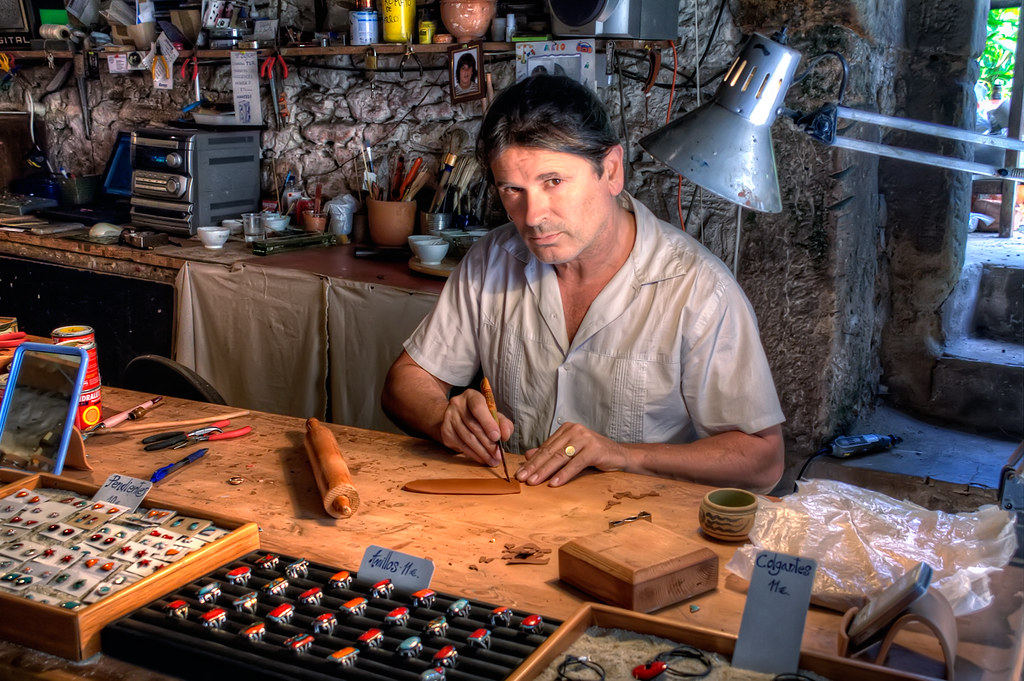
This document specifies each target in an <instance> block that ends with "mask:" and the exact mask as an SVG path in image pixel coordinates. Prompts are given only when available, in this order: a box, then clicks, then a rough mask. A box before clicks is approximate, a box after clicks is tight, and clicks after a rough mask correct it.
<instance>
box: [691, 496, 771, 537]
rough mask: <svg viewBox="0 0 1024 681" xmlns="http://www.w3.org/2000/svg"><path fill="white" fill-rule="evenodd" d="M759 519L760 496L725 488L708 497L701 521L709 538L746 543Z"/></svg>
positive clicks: (704, 504)
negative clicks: (755, 520)
mask: <svg viewBox="0 0 1024 681" xmlns="http://www.w3.org/2000/svg"><path fill="white" fill-rule="evenodd" d="M756 516H757V497H756V496H754V495H753V494H751V493H750V492H748V491H746V490H742V489H735V488H732V487H725V488H722V489H716V490H712V491H710V492H708V493H707V494H705V495H704V498H703V499H702V500H701V502H700V511H699V516H698V519H699V521H700V529H702V530H704V534H706V535H708V536H709V537H714V538H715V539H721V540H722V541H745V540H746V538H747V535H748V534H749V533H750V530H751V529H752V528H753V527H754V518H755V517H756Z"/></svg>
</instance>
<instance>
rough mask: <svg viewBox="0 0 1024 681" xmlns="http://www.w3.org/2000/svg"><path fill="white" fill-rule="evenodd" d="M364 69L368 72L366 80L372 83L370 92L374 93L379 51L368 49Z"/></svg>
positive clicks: (372, 48)
mask: <svg viewBox="0 0 1024 681" xmlns="http://www.w3.org/2000/svg"><path fill="white" fill-rule="evenodd" d="M363 69H365V71H366V80H368V81H369V83H370V92H371V93H372V92H373V78H374V76H375V75H376V71H377V49H376V48H374V47H368V48H366V58H365V59H364V60H363Z"/></svg>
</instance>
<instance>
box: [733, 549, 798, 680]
mask: <svg viewBox="0 0 1024 681" xmlns="http://www.w3.org/2000/svg"><path fill="white" fill-rule="evenodd" d="M817 567H818V564H817V562H816V561H814V560H812V559H810V558H801V557H799V556H788V555H786V554H784V553H776V552H774V551H761V552H760V553H759V554H757V557H756V558H755V560H754V574H753V575H752V576H751V578H750V588H749V589H748V590H747V603H746V605H745V606H744V607H743V620H742V621H741V622H740V634H739V637H738V638H737V639H736V650H735V652H734V653H733V657H732V665H733V666H734V667H740V668H742V669H750V670H753V671H756V672H763V673H766V674H786V673H795V672H796V671H797V669H798V667H799V663H800V641H801V639H802V638H803V634H804V622H805V620H806V619H807V607H808V606H809V605H810V602H811V587H812V586H813V585H814V573H815V571H816V570H817Z"/></svg>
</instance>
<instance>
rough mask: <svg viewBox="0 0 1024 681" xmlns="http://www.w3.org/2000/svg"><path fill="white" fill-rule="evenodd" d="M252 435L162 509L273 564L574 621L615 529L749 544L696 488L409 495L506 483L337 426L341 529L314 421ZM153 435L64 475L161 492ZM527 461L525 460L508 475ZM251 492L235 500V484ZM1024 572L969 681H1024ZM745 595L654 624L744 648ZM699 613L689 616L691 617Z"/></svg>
mask: <svg viewBox="0 0 1024 681" xmlns="http://www.w3.org/2000/svg"><path fill="white" fill-rule="evenodd" d="M146 397H147V396H144V395H140V394H138V393H131V392H128V391H123V390H116V389H109V388H105V389H104V396H103V404H104V408H105V413H108V412H109V413H114V412H116V411H120V410H123V409H127V408H130V407H132V406H134V405H135V404H138V403H139V402H141V401H142V400H143V399H145V398H146ZM230 410H232V408H230V407H223V406H216V405H209V404H199V403H193V402H187V401H183V400H176V399H167V400H165V402H164V404H163V406H161V407H159V408H158V409H156V410H154V411H153V412H151V414H150V415H148V416H147V417H146V419H152V420H159V421H166V420H172V419H176V418H195V417H196V416H199V415H207V414H220V413H225V412H227V411H230ZM242 424H250V425H252V426H253V427H254V429H255V432H254V433H253V434H251V435H249V436H247V437H244V438H240V439H237V440H227V441H223V442H214V443H209V444H210V453H209V454H208V455H207V456H206V457H205V458H204V459H202V460H201V461H200V462H197V463H196V464H194V465H192V466H187V467H186V468H184V469H183V470H181V471H180V472H178V473H176V474H175V475H174V476H172V477H170V478H168V479H167V480H166V481H164V482H162V483H161V484H159V485H158V486H157V487H156V488H155V489H154V490H153V491H152V492H151V493H150V500H151V501H155V502H157V503H158V502H159V499H161V498H163V499H166V500H168V501H170V500H174V501H175V502H178V503H183V504H187V505H190V506H194V507H196V508H199V509H209V510H210V511H217V512H219V513H223V514H226V515H232V516H236V517H238V518H240V519H245V520H254V521H256V522H257V523H258V524H259V526H260V527H261V529H262V535H261V541H262V545H263V548H265V549H268V550H271V551H280V552H283V553H287V554H291V555H296V556H303V557H306V558H308V559H310V560H315V561H320V562H323V563H326V564H328V565H335V566H338V567H344V568H347V569H353V570H354V569H356V568H358V566H359V563H360V559H361V557H362V553H363V550H364V549H365V548H366V547H367V546H368V545H370V544H377V545H381V546H386V547H389V548H393V549H396V550H399V551H403V552H406V553H410V554H414V555H419V556H425V557H429V558H431V559H433V561H434V564H435V566H436V570H435V572H434V581H433V584H432V586H433V587H434V588H436V589H438V590H442V591H446V592H449V593H455V594H461V595H464V596H466V597H470V598H475V599H480V600H483V601H486V602H490V603H495V604H503V605H509V606H512V607H514V608H517V609H522V610H527V611H532V612H537V613H539V614H542V615H545V616H548V617H553V618H559V619H561V618H566V617H568V616H569V615H570V614H571V613H572V612H574V611H575V610H576V609H577V608H578V607H579V606H580V603H581V602H582V601H583V600H585V596H584V594H582V593H581V592H579V591H576V590H575V589H573V588H571V587H568V586H567V585H565V584H564V583H562V582H561V581H559V580H558V576H557V575H558V568H557V558H556V557H555V555H556V553H557V549H558V547H559V546H560V545H562V544H563V543H565V542H566V541H569V540H570V539H574V538H577V537H580V536H583V535H587V534H592V533H594V532H598V531H600V530H603V529H605V528H606V527H607V526H608V521H610V520H617V519H621V518H625V517H628V516H632V515H635V514H636V513H638V512H640V511H648V512H650V513H651V514H652V515H653V522H654V523H656V524H658V525H661V526H663V527H666V528H670V529H671V530H673V531H674V532H676V533H678V534H682V535H684V536H686V537H688V538H690V539H692V540H694V541H696V542H699V543H701V544H703V545H706V546H709V547H710V548H711V549H712V550H714V551H715V553H717V554H718V556H719V558H720V562H721V565H722V566H724V565H725V563H726V562H727V561H728V560H729V558H730V557H731V556H732V554H733V552H734V550H735V548H736V546H737V545H736V544H725V543H719V542H714V541H711V540H707V539H705V538H704V537H703V535H702V534H701V533H700V532H699V531H698V529H697V507H698V504H699V502H700V499H701V497H702V496H703V495H704V494H705V492H706V491H707V489H708V488H706V487H704V486H701V485H696V484H689V483H681V482H673V481H669V480H664V479H660V478H654V477H647V476H639V475H632V474H626V473H596V472H595V473H593V474H589V475H584V476H583V477H581V478H579V479H577V480H574V481H573V482H572V483H570V484H568V485H566V486H565V487H562V488H549V487H547V486H540V487H532V488H531V487H524V488H523V492H522V494H517V495H508V496H493V497H473V496H466V497H444V496H434V495H418V494H412V493H408V492H404V491H402V489H401V487H402V484H403V483H404V482H406V481H408V480H412V479H416V478H425V477H470V476H479V477H488V476H495V475H500V472H496V471H494V470H490V469H486V468H481V467H479V466H477V465H475V464H470V463H468V462H466V461H465V460H463V459H462V458H461V457H456V456H453V455H451V454H450V453H447V452H446V450H444V449H443V448H441V447H439V446H437V445H435V444H433V443H430V442H426V441H424V440H419V439H414V438H409V437H405V436H400V435H393V434H386V433H379V432H375V431H368V430H361V429H356V428H348V427H343V426H330V427H331V429H332V430H333V431H334V432H335V433H336V434H337V437H338V440H339V443H340V445H341V449H342V451H343V452H344V455H345V457H346V459H347V461H348V463H349V466H350V468H351V470H352V473H353V477H354V480H355V483H356V485H357V487H358V490H359V493H360V498H361V501H362V504H361V506H360V507H359V509H358V511H357V513H356V514H355V515H354V516H353V517H352V518H350V519H347V520H335V519H332V518H330V517H329V516H327V515H326V514H325V513H324V511H323V508H322V505H321V501H320V497H319V494H318V492H317V488H316V483H315V481H314V478H313V474H312V472H311V470H310V467H309V464H308V462H307V460H306V455H305V452H304V448H303V433H304V421H303V419H301V418H293V417H285V416H277V415H272V414H265V413H253V414H252V415H251V416H250V417H245V418H241V419H236V420H235V421H234V423H233V424H232V425H242ZM141 437H142V436H141V435H135V436H133V437H129V436H127V435H117V434H110V435H104V436H99V437H94V438H92V439H90V440H89V441H88V442H87V448H86V451H87V454H88V456H89V461H90V463H91V465H92V466H93V469H94V470H92V471H73V470H67V469H66V470H65V475H66V476H68V477H71V478H75V479H79V480H86V481H90V482H93V483H96V484H99V483H102V481H103V480H105V479H106V477H107V476H108V475H109V474H111V473H114V472H118V473H123V474H127V475H131V476H134V477H139V478H148V477H149V475H150V474H151V473H152V471H153V470H155V469H156V468H158V467H160V466H162V465H164V464H166V463H168V462H170V461H173V460H176V459H178V458H180V457H181V452H178V451H176V452H173V453H143V451H142V449H141V446H140V445H139V444H138V440H139V439H140V438H141ZM518 463H519V458H518V457H516V456H514V455H513V456H512V457H511V461H510V466H509V467H510V469H513V470H514V469H515V468H516V467H517V466H518ZM233 476H241V477H242V478H244V482H242V484H240V485H237V486H235V485H231V484H229V483H228V479H229V478H231V477H233ZM508 543H511V544H516V545H521V544H525V543H534V544H537V545H539V546H540V547H542V548H549V549H551V550H552V554H551V561H550V562H549V563H548V564H547V565H507V564H506V563H505V562H504V561H503V560H502V559H501V557H500V556H501V553H502V549H503V547H504V545H505V544H508ZM1022 587H1024V578H1022V570H1020V569H1019V568H1008V569H1006V570H1004V571H1002V572H1001V573H998V574H996V575H994V579H993V590H994V591H995V592H996V593H997V594H998V596H997V598H996V601H995V603H994V604H993V605H991V606H990V607H989V608H987V609H985V610H983V611H981V612H979V613H976V614H975V615H973V616H969V617H964V618H961V619H959V620H958V625H959V634H960V646H959V648H958V659H957V679H958V681H971V680H973V679H979V680H984V681H997V680H998V681H1011V680H1014V679H1017V678H1018V677H1019V674H1020V663H1021V640H1020V638H1021V631H1022V619H1024V607H1022V594H1021V590H1022ZM744 589H745V583H744V582H743V581H742V580H739V579H738V578H736V577H735V576H730V575H729V573H727V572H726V571H725V570H724V569H720V571H719V584H718V588H717V590H715V591H712V592H710V593H707V594H704V595H701V596H698V597H696V598H694V599H691V600H690V601H687V602H684V603H682V604H679V605H676V606H673V607H670V608H667V609H664V610H662V611H659V612H658V613H656V614H657V615H659V616H663V617H666V618H669V619H671V620H673V621H676V622H682V623H685V624H688V625H692V626H696V627H703V628H708V629H711V630H715V631H721V632H727V633H732V634H735V633H736V632H737V631H738V629H739V624H740V618H741V615H742V611H743V606H744V603H745V595H744ZM691 605H694V606H698V607H697V608H691V607H690V606H691ZM839 619H840V616H839V615H838V614H837V613H834V612H831V611H826V610H823V609H819V608H816V607H815V608H811V612H810V613H809V616H808V619H807V627H806V630H805V634H804V640H803V646H804V649H805V650H814V651H819V652H825V653H834V651H835V646H836V632H837V627H838V624H839ZM900 640H901V641H902V642H904V643H906V644H907V645H908V646H910V647H912V648H914V649H921V650H923V651H926V653H927V654H926V655H922V654H917V653H910V652H909V651H907V652H905V653H904V654H903V655H901V657H900V659H899V660H898V664H899V665H900V666H904V665H913V668H914V670H915V671H917V672H918V673H924V674H931V675H939V676H941V674H942V665H941V663H939V662H938V661H937V659H938V658H936V657H931V655H937V654H938V653H937V651H936V650H933V648H934V647H935V646H929V645H928V644H927V641H928V639H927V638H924V637H919V635H914V634H910V635H907V636H906V638H901V639H900ZM0 678H5V679H6V678H19V679H20V678H25V679H36V680H39V679H46V680H48V681H55V680H58V679H59V680H60V681H69V680H71V679H76V678H89V679H121V678H125V679H127V678H131V679H133V680H134V679H146V678H158V677H156V676H155V675H151V674H149V673H148V672H146V673H143V672H140V671H139V670H137V669H135V668H133V667H131V666H130V665H126V664H124V663H121V662H119V661H117V660H112V659H110V658H107V657H106V656H103V655H100V656H97V657H94V658H92V659H91V660H89V661H87V662H85V663H80V664H73V663H70V662H67V661H64V660H61V659H59V658H54V657H52V656H48V655H44V654H42V653H37V652H35V651H30V650H28V649H25V648H22V647H19V646H16V645H13V644H7V643H0Z"/></svg>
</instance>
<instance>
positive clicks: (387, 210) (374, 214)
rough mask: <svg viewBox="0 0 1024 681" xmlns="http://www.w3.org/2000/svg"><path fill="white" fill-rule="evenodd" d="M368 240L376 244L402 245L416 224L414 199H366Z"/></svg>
mask: <svg viewBox="0 0 1024 681" xmlns="http://www.w3.org/2000/svg"><path fill="white" fill-rule="evenodd" d="M366 208H367V214H368V219H369V228H370V240H371V241H373V243H375V244H377V245H378V246H403V245H405V242H406V241H405V240H406V239H408V238H409V236H410V235H412V232H413V228H414V227H415V226H416V202H415V201H377V200H376V199H367V200H366Z"/></svg>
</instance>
